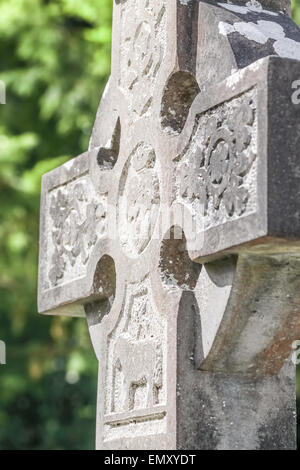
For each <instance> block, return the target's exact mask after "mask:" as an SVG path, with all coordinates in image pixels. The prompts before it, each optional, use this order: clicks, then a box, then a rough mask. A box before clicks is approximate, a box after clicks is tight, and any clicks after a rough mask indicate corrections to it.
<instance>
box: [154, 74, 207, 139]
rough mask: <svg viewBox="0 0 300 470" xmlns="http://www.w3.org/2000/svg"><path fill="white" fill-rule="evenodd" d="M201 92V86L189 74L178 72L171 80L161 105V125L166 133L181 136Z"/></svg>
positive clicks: (166, 87)
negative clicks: (191, 108) (195, 100)
mask: <svg viewBox="0 0 300 470" xmlns="http://www.w3.org/2000/svg"><path fill="white" fill-rule="evenodd" d="M199 92H200V88H199V85H198V83H197V81H196V79H195V78H194V76H193V75H192V74H190V73H189V72H182V71H181V72H176V73H174V74H173V75H172V76H171V77H170V78H169V80H168V82H167V84H166V86H165V89H164V93H163V99H162V105H161V125H162V127H163V129H164V130H165V131H166V132H169V133H171V134H179V133H180V132H181V131H182V129H183V128H184V125H185V122H186V119H187V116H188V113H189V110H190V107H191V105H192V103H193V101H194V99H195V97H196V96H197V95H198V93H199Z"/></svg>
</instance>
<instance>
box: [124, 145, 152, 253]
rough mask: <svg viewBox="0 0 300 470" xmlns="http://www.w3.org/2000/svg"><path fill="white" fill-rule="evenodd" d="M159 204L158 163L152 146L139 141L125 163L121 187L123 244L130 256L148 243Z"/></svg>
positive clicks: (141, 250) (141, 249) (140, 250)
mask: <svg viewBox="0 0 300 470" xmlns="http://www.w3.org/2000/svg"><path fill="white" fill-rule="evenodd" d="M159 206H160V187H159V174H158V162H157V159H156V155H155V152H154V150H153V148H152V147H151V146H150V145H148V144H145V143H140V144H138V145H137V146H136V148H135V149H134V150H133V152H132V153H131V155H130V157H129V158H128V160H127V163H126V164H125V166H124V169H123V172H122V175H121V179H120V190H119V201H118V224H119V237H120V243H121V245H122V248H123V250H124V252H125V253H126V254H127V255H129V256H130V257H137V256H138V255H140V254H141V253H142V252H143V251H144V249H145V248H146V247H147V245H148V244H149V242H150V240H151V238H152V234H153V232H154V228H155V224H156V221H157V217H158V212H159Z"/></svg>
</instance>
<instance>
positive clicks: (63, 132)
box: [0, 0, 112, 449]
mask: <svg viewBox="0 0 300 470" xmlns="http://www.w3.org/2000/svg"><path fill="white" fill-rule="evenodd" d="M111 20H112V0H97V1H96V0H84V1H82V0H51V1H47V0H0V57H1V61H0V79H1V80H2V81H4V82H5V84H6V87H7V97H6V101H7V104H6V105H1V106H0V111H1V114H0V149H1V152H0V195H1V196H0V197H1V204H0V299H1V302H0V339H2V340H4V341H5V342H6V345H7V365H6V366H0V449H63V448H65V449H88V448H93V447H94V441H95V415H96V410H95V403H96V389H97V361H96V359H95V357H94V353H93V350H92V347H91V343H90V339H89V335H88V330H87V327H86V324H85V321H84V320H80V319H71V318H60V317H42V316H40V315H38V314H37V307H36V283H37V257H38V224H39V198H40V180H41V175H42V174H43V173H45V172H46V171H49V170H51V169H53V168H54V167H56V166H58V165H59V164H61V163H63V162H65V161H66V160H68V159H69V158H70V157H74V156H76V155H78V154H80V153H81V152H83V151H85V150H87V148H88V141H89V136H90V133H91V129H92V126H93V122H94V118H95V114H96V110H97V106H98V104H99V99H100V97H101V93H102V91H103V88H104V86H105V83H106V81H107V78H108V76H109V72H110V46H111Z"/></svg>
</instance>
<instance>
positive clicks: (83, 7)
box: [0, 0, 300, 450]
mask: <svg viewBox="0 0 300 470" xmlns="http://www.w3.org/2000/svg"><path fill="white" fill-rule="evenodd" d="M111 11H112V0H84V1H83V0H51V1H47V0H0V57H1V62H0V79H1V80H3V81H4V82H5V83H6V86H7V104H6V105H5V106H4V105H0V110H1V113H0V149H1V152H0V197H1V204H0V299H1V302H0V339H2V340H4V341H5V342H6V344H7V365H6V366H0V449H1V450H2V449H52V450H53V449H91V448H93V447H94V437H95V436H94V434H95V430H94V429H95V415H96V409H95V403H96V383H97V362H96V359H95V357H94V353H93V350H92V347H91V344H90V339H89V335H88V331H87V327H86V324H85V321H84V320H79V319H71V318H60V317H41V316H40V315H38V314H37V309H36V282H37V256H38V223H39V197H40V194H39V192H40V179H41V175H42V174H43V173H45V172H46V171H49V170H51V169H53V168H55V167H56V166H58V165H59V164H61V163H63V162H65V161H66V160H67V159H69V158H70V157H74V156H76V155H78V154H79V153H81V152H83V151H85V150H86V149H87V147H88V140H89V136H90V133H91V129H92V126H93V122H94V116H95V113H96V110H97V106H98V102H99V99H100V96H101V93H102V91H103V89H104V86H105V83H106V81H107V78H108V75H109V72H110V43H111ZM293 14H294V18H295V19H296V20H297V21H298V23H299V24H300V0H295V1H294V3H293Z"/></svg>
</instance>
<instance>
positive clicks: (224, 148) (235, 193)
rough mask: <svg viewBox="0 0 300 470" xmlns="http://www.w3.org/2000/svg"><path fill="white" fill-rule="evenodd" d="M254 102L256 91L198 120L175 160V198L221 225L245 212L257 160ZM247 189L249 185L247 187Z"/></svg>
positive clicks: (213, 110) (199, 117)
mask: <svg viewBox="0 0 300 470" xmlns="http://www.w3.org/2000/svg"><path fill="white" fill-rule="evenodd" d="M255 109H256V104H255V93H254V91H253V90H251V91H249V92H247V93H246V94H245V95H244V96H241V97H238V98H235V99H233V100H232V101H230V102H227V103H224V104H223V105H221V106H219V107H217V108H214V109H212V110H210V111H208V112H206V113H204V114H202V115H200V116H198V118H197V123H196V126H195V128H194V133H193V136H192V138H191V140H190V143H189V145H188V147H187V148H186V149H185V151H184V153H183V155H182V156H179V157H178V158H177V159H176V160H177V161H178V166H177V168H176V184H175V187H176V196H177V197H179V198H182V199H183V200H185V201H187V202H189V203H191V204H192V205H195V204H197V203H198V204H201V205H202V207H203V214H204V215H205V216H209V217H211V219H212V220H214V221H217V219H218V217H219V214H218V213H219V212H222V214H223V218H228V217H232V216H234V215H236V216H240V215H241V214H243V213H244V212H245V211H246V209H247V204H248V202H249V198H250V190H249V188H250V189H251V181H250V179H251V178H249V181H247V185H246V184H244V183H245V179H246V178H247V175H248V174H249V173H250V171H251V168H252V167H253V162H254V160H255V157H256V138H255V133H256V111H255ZM246 186H247V187H246Z"/></svg>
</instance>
